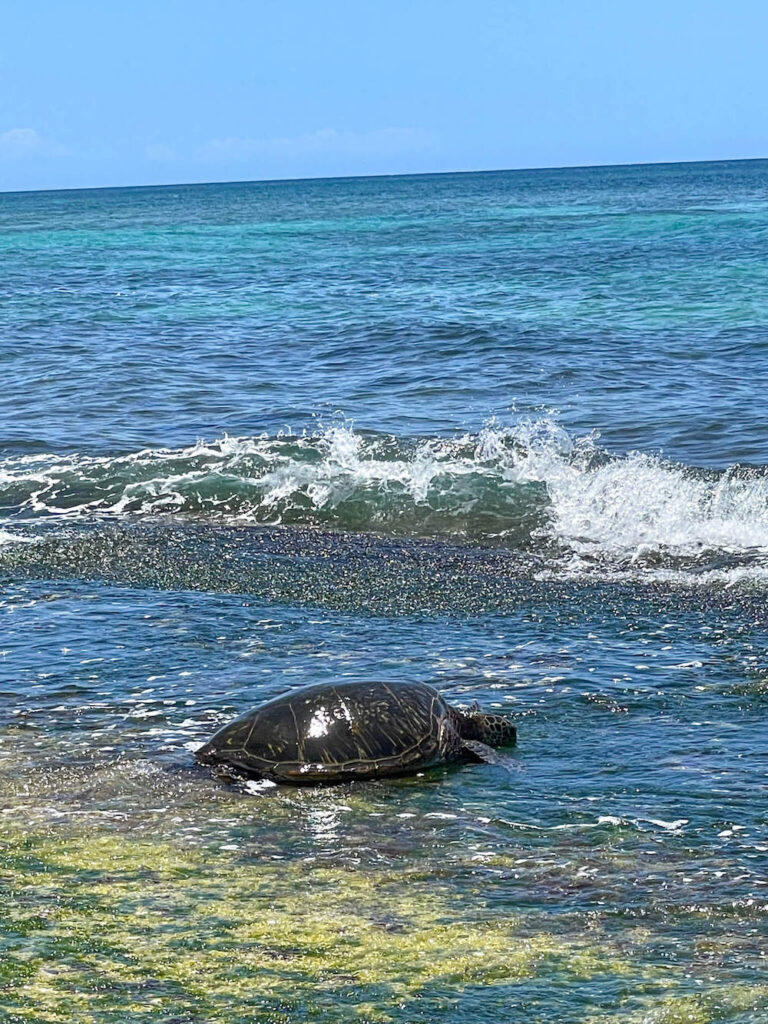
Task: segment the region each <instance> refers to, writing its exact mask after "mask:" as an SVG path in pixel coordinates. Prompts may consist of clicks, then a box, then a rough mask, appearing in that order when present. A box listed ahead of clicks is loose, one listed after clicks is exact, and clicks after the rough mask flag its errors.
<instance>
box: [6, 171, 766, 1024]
mask: <svg viewBox="0 0 768 1024" xmlns="http://www.w3.org/2000/svg"><path fill="white" fill-rule="evenodd" d="M0 250H1V251H2V266H3V270H4V273H3V274H2V275H0V318H1V319H0V325H1V326H2V334H1V336H0V367H1V368H2V374H3V383H4V387H3V392H2V398H0V580H1V581H2V593H0V617H2V625H1V626H0V691H2V694H3V698H4V699H3V702H2V706H1V707H0V787H1V791H2V811H3V813H2V827H3V828H4V833H3V850H2V853H0V859H1V860H2V868H0V876H2V880H3V881H2V886H3V887H4V888H3V901H2V905H3V907H4V908H5V909H4V910H3V911H0V949H2V956H3V959H2V961H0V964H1V965H2V966H0V1006H2V1005H3V1002H4V1003H5V1009H4V1011H3V1012H4V1013H5V1014H6V1018H5V1019H8V1020H9V1021H10V1022H13V1024H16V1022H18V1021H30V1020H32V1021H59V1020H62V1021H64V1020H71V1019H72V1013H73V1012H74V1011H73V1009H72V1008H73V1007H75V1006H76V1007H77V1013H78V1014H79V1017H78V1019H82V1020H84V1021H95V1022H98V1024H103V1022H107V1021H112V1020H115V1021H118V1020H119V1021H125V1020H130V1021H144V1020H146V1021H165V1022H168V1024H170V1022H171V1021H176V1022H177V1024H178V1022H181V1021H184V1022H198V1021H200V1022H202V1021H205V1022H206V1024H208V1022H212V1021H219V1020H221V1021H224V1020H227V1021H229V1022H231V1021H243V1022H245V1021H265V1022H266V1021H271V1022H276V1021H293V1020H328V1021H340V1020H347V1019H349V1020H359V1021H365V1020H367V1021H372V1022H373V1021H389V1020H394V1021H404V1022H410V1021H417V1020H418V1021H421V1020H424V1021H433V1020H442V1021H446V1022H454V1021H459V1020H464V1019H466V1017H467V1016H470V1017H471V1019H472V1020H477V1021H489V1022H490V1021H493V1022H499V1021H504V1022H508V1024H518V1022H520V1024H523V1022H526V1024H527V1022H531V1021H552V1022H554V1021H557V1022H571V1021H573V1022H574V1024H575V1022H583V1021H589V1022H595V1024H597V1022H607V1021H612V1022H613V1021H619V1020H621V1021H622V1022H625V1021H629V1022H631V1024H639V1022H643V1024H673V1022H678V1021H681V1022H682V1021H693V1022H695V1024H701V1022H706V1021H715V1020H728V1021H733V1022H737V1024H758V1022H763V1021H765V1020H766V1019H767V1018H768V974H767V972H766V968H765V961H764V946H765V935H766V912H768V911H767V910H766V908H767V907H768V894H767V893H766V881H767V877H766V869H767V868H768V859H767V857H766V854H768V819H767V818H766V810H765V807H766V801H765V797H766V776H767V773H768V760H767V759H766V742H765V709H766V698H767V695H768V677H766V671H765V658H766V645H767V644H768V616H767V615H766V583H767V581H768V469H767V468H766V467H768V429H767V428H766V421H765V415H764V408H765V398H764V396H765V394H766V389H767V388H768V360H766V339H767V338H768V287H766V286H767V285H768V270H767V269H766V256H765V254H766V253H767V252H768V162H766V161H748V162H735V163H720V164H717V163H712V164H688V165H657V166H647V167H623V168H584V169H573V170H560V171H530V172H498V173H484V174H461V175H434V176H429V175H425V176H415V177H402V178H370V179H345V180H342V179H338V180H328V181H305V182H267V183H251V184H230V185H203V186H179V187H173V188H146V189H145V188H142V189H114V190H111V189H104V190H96V191H81V192H52V193H34V194H33V193H28V194H5V195H2V196H0ZM341 677H344V678H372V677H377V678H385V679H422V680H425V681H427V682H430V683H432V684H433V685H435V686H437V687H439V688H440V689H441V690H443V691H444V692H445V693H446V695H447V696H448V698H449V699H451V700H453V701H454V702H456V703H462V702H464V703H471V702H472V701H474V700H478V701H479V702H480V703H481V704H483V705H485V706H488V707H493V708H496V709H503V710H504V711H506V712H507V713H509V714H510V715H512V716H514V718H515V720H516V724H517V726H518V734H519V742H518V747H517V749H516V751H515V753H514V755H513V758H514V770H513V771H512V772H511V773H508V772H505V771H502V770H500V769H498V768H494V767H489V766H485V765H472V766H465V767H459V768H455V769H451V770H448V771H432V772H429V773H428V774H427V775H426V776H424V777H422V778H416V779H406V780H396V781H391V782H387V783H384V782H382V783H377V784H367V785H359V786H346V787H340V788H333V789H323V790H307V791H301V792H296V791H292V790H290V789H283V788H281V787H259V786H255V787H253V788H252V790H251V791H250V792H241V791H237V790H233V789H228V788H226V787H224V786H222V785H221V784H219V783H217V782H215V781H214V780H213V779H211V778H210V777H209V776H208V775H207V774H206V773H205V772H204V771H202V770H200V769H197V768H196V767H195V765H194V757H193V751H194V749H195V748H196V746H197V745H199V744H200V743H202V742H203V741H204V740H205V739H206V738H207V737H208V736H209V735H210V734H211V733H212V731H213V730H214V729H215V728H216V727H217V726H219V725H220V724H221V723H223V722H224V721H226V720H228V719H229V718H230V717H231V716H233V715H235V714H237V713H240V712H242V711H244V710H246V709H247V708H249V707H251V706H253V705H254V704H256V703H258V702H259V701H260V700H263V699H266V698H269V697H272V696H275V695H276V694H279V693H282V692H285V691H286V690H288V689H290V688H291V687H295V686H300V685H304V684H307V683H315V682H320V681H323V680H335V679H339V678H341ZM89 892H90V896H89V897H88V899H86V896H85V895H81V894H84V893H89ZM304 895H306V899H304V898H303V896H304ZM84 900H85V902H83V901H84ZM88 900H90V902H88ZM153 915H154V916H153ZM148 922H149V923H148ZM270 922H271V923H270ZM339 922H342V923H341V924H339ZM72 936H75V937H76V940H75V939H73V938H72ZM185 950H186V951H189V956H190V958H191V959H190V961H189V964H187V962H186V961H185V960H184V956H183V955H182V952H183V951H185ZM193 954H194V955H193ZM184 955H186V954H184Z"/></svg>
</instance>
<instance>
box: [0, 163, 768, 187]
mask: <svg viewBox="0 0 768 1024" xmlns="http://www.w3.org/2000/svg"><path fill="white" fill-rule="evenodd" d="M766 160H768V156H744V157H720V158H718V159H716V160H648V161H630V162H628V163H609V164H555V165H552V166H549V167H484V168H474V169H472V170H453V171H397V172H390V173H382V174H332V175H328V174H320V175H309V176H306V177H297V178H291V177H287V178H233V179H228V180H224V181H219V180H217V181H175V182H162V183H154V184H152V183H150V184H144V185H77V186H74V187H61V188H12V189H4V190H2V191H0V196H12V195H36V194H38V193H47V192H100V191H110V190H116V189H141V188H194V187H199V186H206V185H270V184H280V183H290V182H303V181H357V180H365V179H368V178H373V179H375V178H435V177H440V176H448V175H455V174H514V173H522V172H525V171H586V170H595V169H598V168H604V169H606V170H609V169H611V168H622V167H676V166H681V165H682V166H687V165H690V164H739V163H740V164H746V163H760V162H764V161H766Z"/></svg>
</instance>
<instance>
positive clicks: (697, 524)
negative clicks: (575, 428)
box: [0, 419, 768, 573]
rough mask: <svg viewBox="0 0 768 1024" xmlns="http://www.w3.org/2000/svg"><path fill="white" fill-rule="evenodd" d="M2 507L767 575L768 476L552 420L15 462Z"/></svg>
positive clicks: (18, 517) (23, 512)
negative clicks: (326, 532) (635, 448)
mask: <svg viewBox="0 0 768 1024" xmlns="http://www.w3.org/2000/svg"><path fill="white" fill-rule="evenodd" d="M0 506H2V510H3V512H4V515H5V516H6V517H7V518H6V522H7V524H8V525H9V526H11V527H12V529H13V531H14V533H13V534H10V535H9V534H8V533H4V534H3V539H7V540H11V539H14V535H16V534H17V533H18V527H19V524H24V523H27V524H28V523H29V522H30V521H37V522H39V521H40V519H41V518H50V517H58V518H60V519H62V518H63V519H68V520H73V519H84V518H85V519H93V518H94V517H95V518H103V517H108V518H114V517H136V516H140V517H146V516H160V515H163V514H168V513H173V514H176V515H183V516H187V517H202V518H204V519H206V520H207V521H211V520H213V521H222V522H227V523H238V524H263V525H267V524H270V525H272V524H282V525H299V524H301V525H308V526H322V527H326V528H327V527H331V528H338V529H343V530H371V531H377V532H383V533H394V534H401V535H416V536H433V537H446V536H450V537H453V538H455V539H456V540H459V541H462V540H463V541H467V540H468V541H472V542H482V543H501V544H504V545H505V546H510V547H519V548H524V549H526V550H534V551H541V553H542V554H543V555H545V556H546V557H547V559H548V560H549V559H550V558H552V557H555V556H557V561H558V562H559V563H560V565H561V567H562V565H563V559H564V560H565V564H566V565H569V566H570V567H571V569H572V570H573V571H575V572H583V571H589V569H590V567H592V566H602V567H603V568H606V567H607V566H608V565H610V566H612V567H613V569H614V570H615V571H621V572H635V571H642V570H644V569H648V568H651V567H655V568H657V569H659V570H664V569H667V570H669V569H675V568H679V567H681V566H685V567H687V568H689V569H690V568H696V567H699V569H700V571H701V572H710V573H711V572H718V571H722V570H723V569H724V568H725V569H727V570H728V571H731V570H738V571H743V570H744V568H745V566H746V567H747V568H748V569H750V570H752V569H757V568H760V569H761V570H762V569H764V568H765V567H766V566H768V470H766V469H764V468H744V467H738V466H734V467H731V468H729V469H728V470H726V471H720V472H717V471H711V470H701V469H696V468H692V467H687V466H684V465H681V464H679V463H674V462H670V461H667V460H665V459H663V458H661V457H660V456H657V455H651V454H646V453H639V452H634V453H630V454H628V455H622V456H614V455H610V454H609V453H607V452H606V451H604V450H603V449H601V448H600V447H599V446H598V444H597V438H596V436H594V435H589V436H586V437H577V438H573V437H571V436H570V435H569V434H568V433H567V432H566V431H565V430H564V429H562V428H561V427H560V426H558V425H557V423H555V422H554V421H553V420H551V419H543V420H538V421H524V422H520V423H518V424H516V425H514V426H508V427H504V426H500V425H498V424H495V423H491V424H489V425H487V426H486V427H485V428H484V429H483V430H482V431H480V432H479V433H478V434H474V435H469V434H467V435H464V436H461V437H453V438H416V439H403V438H397V437H395V436H392V435H382V434H374V433H366V432H360V431H355V430H354V429H353V428H352V427H351V426H349V425H348V424H344V425H340V426H334V427H331V428H329V429H327V430H325V431H324V432H322V433H320V434H317V435H314V436H309V435H306V436H295V435H290V434H286V435H284V436H277V437H269V436H266V435H262V436H257V437H241V438H230V437H224V438H221V439H219V440H216V441H213V442H208V443H207V442H198V443H197V444H195V445H193V446H191V447H189V448H184V449H177V450H171V449H147V450H144V451H140V452H135V453H131V454H127V455H120V456H115V457H108V456H104V457H93V456H87V455H70V456H54V455H34V456H25V457H17V458H7V459H5V460H2V461H0Z"/></svg>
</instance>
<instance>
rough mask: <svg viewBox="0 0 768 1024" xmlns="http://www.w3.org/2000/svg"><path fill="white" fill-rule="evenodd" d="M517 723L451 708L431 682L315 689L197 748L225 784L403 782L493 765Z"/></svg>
mask: <svg viewBox="0 0 768 1024" xmlns="http://www.w3.org/2000/svg"><path fill="white" fill-rule="evenodd" d="M515 739H516V731H515V727H514V725H512V723H511V722H510V721H509V720H508V719H507V718H505V717H504V716H503V715H489V714H486V713H485V712H483V711H481V710H480V709H479V708H478V707H477V706H475V707H473V708H470V709H469V710H466V711H459V710H457V709H456V708H452V707H450V705H448V704H447V703H446V702H445V701H444V700H443V698H442V697H441V696H440V694H439V693H438V692H437V690H435V689H434V688H433V687H432V686H428V685H427V684H426V683H395V682H391V683H381V682H343V683H330V684H329V683H318V684H316V685H314V686H305V687H303V688H302V689H300V690H294V691H293V692H291V693H287V694H285V695H284V696H282V697H277V698H275V699H274V700H270V701H268V702H267V703H266V704H262V705H261V706H260V707H258V708H254V709H253V710H252V711H247V712H246V713H245V714H244V715H241V716H240V718H237V719H236V720H235V721H234V722H230V723H229V725H225V726H224V727H223V728H221V729H219V731H218V732H217V733H216V734H215V735H214V736H213V737H212V738H211V739H210V740H209V741H208V743H206V744H205V746H203V747H201V748H200V749H199V750H198V751H197V755H196V756H197V759H198V760H199V761H201V762H202V763H203V764H208V765H211V766H213V768H214V770H215V771H216V773H217V774H220V775H222V776H223V777H225V778H226V777H230V778H237V777H238V776H239V775H244V776H246V777H250V778H267V779H272V780H273V781H275V782H291V783H304V784H306V783H319V782H343V781H347V780H351V779H370V778H378V777H381V776H384V775H404V774H407V773H409V772H415V771H418V770H420V769H421V768H427V767H429V766H430V765H435V764H444V763H446V762H448V761H461V760H474V761H478V760H480V761H490V762H493V763H497V762H498V761H499V758H498V757H497V755H496V754H495V752H494V750H493V749H492V746H491V744H493V745H494V746H507V745H511V744H513V743H514V742H515Z"/></svg>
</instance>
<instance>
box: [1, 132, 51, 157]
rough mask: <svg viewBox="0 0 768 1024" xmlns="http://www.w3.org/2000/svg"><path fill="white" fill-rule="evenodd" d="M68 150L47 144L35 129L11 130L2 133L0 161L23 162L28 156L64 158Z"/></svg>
mask: <svg viewBox="0 0 768 1024" xmlns="http://www.w3.org/2000/svg"><path fill="white" fill-rule="evenodd" d="M66 152H67V151H66V150H65V149H64V148H63V147H62V146H57V145H55V144H53V143H50V142H47V141H46V140H45V139H44V138H43V136H42V135H40V133H39V132H36V131H35V129H34V128H11V129H10V130H9V131H7V132H0V160H21V159H23V158H24V157H28V156H64V155H65V154H66Z"/></svg>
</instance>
